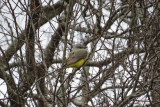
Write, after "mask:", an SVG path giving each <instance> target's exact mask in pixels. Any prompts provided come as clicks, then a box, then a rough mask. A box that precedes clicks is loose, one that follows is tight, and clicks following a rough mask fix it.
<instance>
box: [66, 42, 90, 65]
mask: <svg viewBox="0 0 160 107" xmlns="http://www.w3.org/2000/svg"><path fill="white" fill-rule="evenodd" d="M88 55H89V53H88V51H87V49H86V46H84V45H82V44H77V45H76V46H75V47H74V48H73V50H72V51H71V52H70V53H69V57H68V59H67V61H66V64H65V68H69V67H72V68H80V67H81V66H83V65H84V64H86V63H87V60H88Z"/></svg>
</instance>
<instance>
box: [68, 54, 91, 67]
mask: <svg viewBox="0 0 160 107" xmlns="http://www.w3.org/2000/svg"><path fill="white" fill-rule="evenodd" d="M86 60H88V55H87V57H86V58H85V59H81V60H80V61H78V62H76V63H74V64H71V65H69V66H68V67H67V68H69V67H72V68H79V67H81V66H83V65H85V64H86V63H87V61H86Z"/></svg>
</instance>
